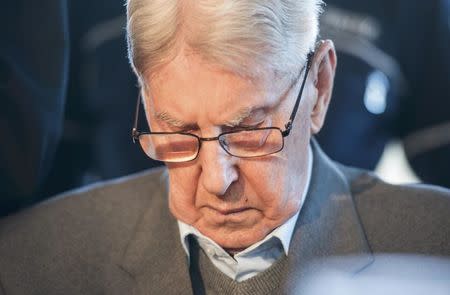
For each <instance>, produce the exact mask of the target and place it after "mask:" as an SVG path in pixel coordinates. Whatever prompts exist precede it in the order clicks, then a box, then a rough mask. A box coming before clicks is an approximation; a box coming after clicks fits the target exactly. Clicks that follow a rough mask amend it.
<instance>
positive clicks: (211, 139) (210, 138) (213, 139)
mask: <svg viewBox="0 0 450 295" xmlns="http://www.w3.org/2000/svg"><path fill="white" fill-rule="evenodd" d="M222 135H223V134H219V135H218V136H213V137H198V140H199V142H200V146H199V147H198V149H199V152H200V149H201V147H202V144H203V142H204V141H206V142H208V141H218V143H219V146H220V147H221V148H222V149H223V150H224V151H225V152H226V153H227V154H229V152H228V151H227V149H226V148H225V147H224V146H223V142H221V141H220V137H222Z"/></svg>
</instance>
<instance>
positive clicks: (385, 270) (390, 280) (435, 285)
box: [294, 254, 450, 295]
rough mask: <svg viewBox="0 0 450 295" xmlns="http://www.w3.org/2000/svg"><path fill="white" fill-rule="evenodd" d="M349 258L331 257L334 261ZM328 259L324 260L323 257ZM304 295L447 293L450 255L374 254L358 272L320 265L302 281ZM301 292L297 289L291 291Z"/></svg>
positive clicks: (439, 294)
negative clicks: (372, 259) (316, 270)
mask: <svg viewBox="0 0 450 295" xmlns="http://www.w3.org/2000/svg"><path fill="white" fill-rule="evenodd" d="M352 259H354V258H352V257H349V258H333V259H331V260H330V261H329V263H324V262H323V261H322V262H321V265H334V264H335V262H336V261H339V264H342V263H344V264H345V261H352ZM326 261H327V260H326ZM326 261H325V262H326ZM305 286H306V289H305V292H303V291H302V293H301V294H306V295H324V294H326V295H360V294H364V295H375V294H377V295H399V294H405V295H423V294H426V295H449V294H450V259H449V258H439V257H427V256H413V255H403V254H402V255H377V256H375V259H374V262H373V263H372V264H370V265H369V266H367V267H366V268H364V269H362V270H361V271H359V272H358V273H356V274H354V273H348V272H346V271H345V270H338V269H333V268H332V267H327V268H322V270H319V271H318V272H316V275H314V276H313V277H310V278H309V279H308V280H307V281H306V283H305ZM294 294H300V293H294Z"/></svg>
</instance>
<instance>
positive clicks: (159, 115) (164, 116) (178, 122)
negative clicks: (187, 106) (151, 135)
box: [154, 111, 196, 129]
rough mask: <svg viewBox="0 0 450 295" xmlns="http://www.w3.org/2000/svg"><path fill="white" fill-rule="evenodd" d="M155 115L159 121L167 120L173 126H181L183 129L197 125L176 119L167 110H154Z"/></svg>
mask: <svg viewBox="0 0 450 295" xmlns="http://www.w3.org/2000/svg"><path fill="white" fill-rule="evenodd" d="M154 115H155V118H156V119H157V120H158V121H162V122H165V123H167V124H169V125H170V126H172V127H177V128H181V129H187V128H189V129H190V128H192V127H194V126H196V125H195V124H188V123H186V122H184V121H182V120H179V119H175V118H173V117H172V116H170V115H169V113H167V112H166V111H162V112H154Z"/></svg>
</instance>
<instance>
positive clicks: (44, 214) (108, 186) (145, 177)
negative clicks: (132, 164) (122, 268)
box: [0, 169, 166, 294]
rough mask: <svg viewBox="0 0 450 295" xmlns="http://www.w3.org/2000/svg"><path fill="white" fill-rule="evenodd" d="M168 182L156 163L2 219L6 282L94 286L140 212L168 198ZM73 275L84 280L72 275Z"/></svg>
mask: <svg viewBox="0 0 450 295" xmlns="http://www.w3.org/2000/svg"><path fill="white" fill-rule="evenodd" d="M165 183H166V182H165V170H163V169H153V170H150V171H147V172H144V173H139V174H136V175H132V176H128V177H124V178H120V179H116V180H112V181H107V182H103V183H98V184H94V185H91V186H88V187H86V188H82V189H79V190H74V191H71V192H68V193H65V194H63V195H60V196H57V197H55V198H52V199H50V200H48V201H46V202H43V203H41V204H39V205H37V206H35V207H32V208H29V209H26V210H24V211H22V212H20V213H18V214H15V215H12V216H9V217H6V218H4V219H2V220H1V221H0V279H1V281H2V283H3V284H4V285H6V286H5V288H6V289H8V286H9V287H11V284H13V285H14V287H18V286H19V288H25V289H24V290H21V291H23V292H25V293H23V294H28V293H27V292H29V290H30V289H26V288H29V287H30V286H32V287H33V288H34V287H35V288H36V289H41V288H42V290H55V289H56V288H57V286H58V285H60V286H61V288H68V287H70V288H71V289H76V288H74V286H71V285H70V284H75V285H77V286H90V288H91V289H92V290H95V289H96V288H95V287H94V286H92V285H91V284H96V283H98V282H101V281H102V280H101V279H100V278H98V276H102V275H104V271H105V269H109V268H111V264H114V263H116V262H117V260H118V259H120V258H121V256H122V255H123V252H124V249H125V248H126V246H127V245H126V243H127V242H128V241H129V240H130V238H131V236H132V234H133V233H134V227H135V226H136V224H138V221H139V217H140V216H141V215H142V214H143V212H144V211H145V210H146V209H147V208H149V207H151V206H160V205H161V204H158V203H163V202H164V200H165V199H166V198H165V194H164V192H165ZM68 274H70V276H69V275H68ZM49 278H51V280H50V279H49ZM74 278H76V279H77V280H79V281H78V282H75V281H74V282H72V281H70V280H73V279H74ZM96 278H97V279H96ZM84 280H85V281H84ZM50 281H51V284H52V285H49V286H45V284H48V282H50ZM68 284H69V285H68ZM92 290H91V291H92ZM78 291H79V292H80V293H79V294H83V293H84V294H88V293H89V292H87V293H86V292H84V290H81V289H80V290H78ZM56 293H58V292H56ZM56 293H55V294H56ZM49 294H53V293H49ZM60 294H64V292H62V293H60ZM66 294H67V293H66ZM89 294H90V293H89Z"/></svg>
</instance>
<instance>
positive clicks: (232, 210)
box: [211, 207, 250, 215]
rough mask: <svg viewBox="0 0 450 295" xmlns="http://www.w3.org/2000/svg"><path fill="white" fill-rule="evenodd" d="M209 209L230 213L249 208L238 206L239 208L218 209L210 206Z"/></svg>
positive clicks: (223, 213) (225, 213)
mask: <svg viewBox="0 0 450 295" xmlns="http://www.w3.org/2000/svg"><path fill="white" fill-rule="evenodd" d="M211 209H213V210H215V211H217V212H219V213H220V214H222V215H231V214H237V213H241V212H244V211H246V210H249V209H250V208H249V207H240V208H232V209H229V208H228V209H219V208H212V207H211Z"/></svg>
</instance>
